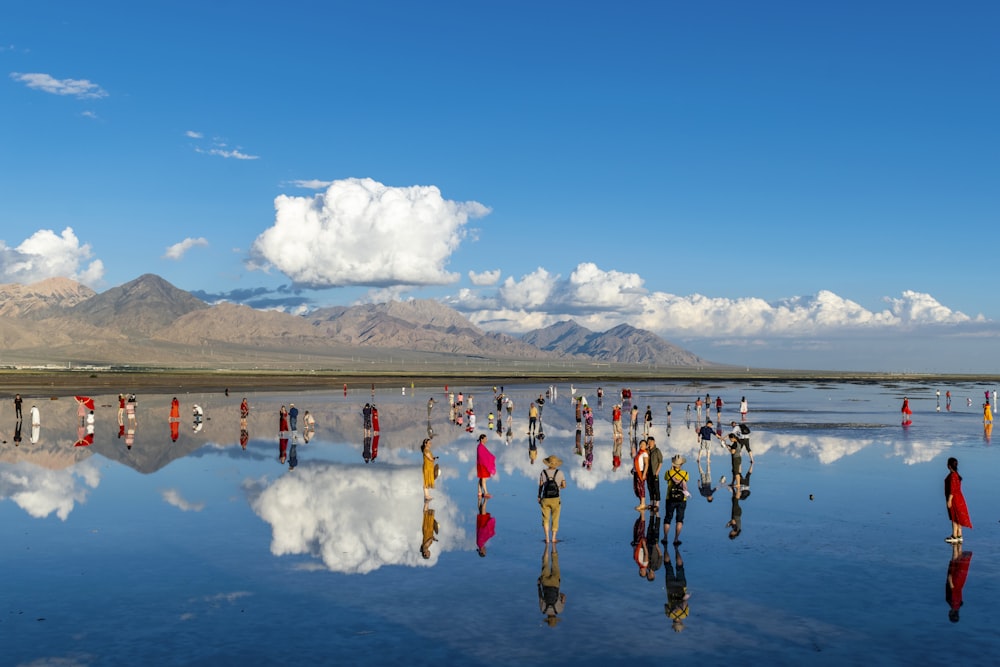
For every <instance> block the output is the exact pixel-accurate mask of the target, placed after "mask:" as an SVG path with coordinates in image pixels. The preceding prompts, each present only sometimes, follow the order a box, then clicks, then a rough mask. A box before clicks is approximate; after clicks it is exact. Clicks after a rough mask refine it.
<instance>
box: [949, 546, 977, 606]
mask: <svg viewBox="0 0 1000 667" xmlns="http://www.w3.org/2000/svg"><path fill="white" fill-rule="evenodd" d="M971 563H972V552H971V551H962V545H961V544H960V543H958V542H953V543H952V545H951V560H950V561H949V562H948V578H947V580H945V585H944V599H945V602H947V603H948V620H949V621H951V622H952V623H958V610H959V608H960V607H961V606H962V604H963V603H962V589H963V588H964V586H965V580H966V578H968V576H969V565H970V564H971Z"/></svg>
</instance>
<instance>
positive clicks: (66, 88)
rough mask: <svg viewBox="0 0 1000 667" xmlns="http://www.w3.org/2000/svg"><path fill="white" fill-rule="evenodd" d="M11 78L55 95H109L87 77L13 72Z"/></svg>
mask: <svg viewBox="0 0 1000 667" xmlns="http://www.w3.org/2000/svg"><path fill="white" fill-rule="evenodd" d="M10 78H12V79H13V80H14V81H20V82H21V83H23V84H25V85H26V86H28V88H32V89H34V90H41V91H43V92H46V93H52V94H53V95H70V96H73V97H76V98H78V99H81V100H83V99H95V98H101V97H107V96H108V93H107V92H106V91H105V90H104V89H103V88H101V87H100V86H98V85H97V84H96V83H93V82H91V81H88V80H86V79H56V78H55V77H53V76H51V75H49V74H41V73H38V72H32V73H27V74H22V73H20V72H11V74H10Z"/></svg>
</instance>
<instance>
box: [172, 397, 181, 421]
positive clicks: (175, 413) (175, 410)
mask: <svg viewBox="0 0 1000 667" xmlns="http://www.w3.org/2000/svg"><path fill="white" fill-rule="evenodd" d="M180 418H181V402H180V401H178V400H177V397H176V396H174V400H172V401H170V421H180Z"/></svg>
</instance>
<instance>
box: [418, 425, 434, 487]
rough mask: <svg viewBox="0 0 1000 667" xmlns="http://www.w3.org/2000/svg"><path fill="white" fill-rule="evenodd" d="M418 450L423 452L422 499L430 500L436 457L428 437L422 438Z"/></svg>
mask: <svg viewBox="0 0 1000 667" xmlns="http://www.w3.org/2000/svg"><path fill="white" fill-rule="evenodd" d="M420 451H421V452H423V454H424V459H423V472H424V500H431V489H433V488H434V461H435V459H436V458H437V457H436V456H434V452H432V451H431V439H430V438H424V442H423V443H422V444H421V445H420Z"/></svg>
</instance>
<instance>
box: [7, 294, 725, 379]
mask: <svg viewBox="0 0 1000 667" xmlns="http://www.w3.org/2000/svg"><path fill="white" fill-rule="evenodd" d="M0 346H2V348H0V349H2V350H3V352H2V355H3V356H2V358H0V365H7V366H9V365H38V364H66V363H75V364H115V365H137V366H171V367H205V366H206V365H207V366H215V367H221V366H227V365H245V366H254V367H270V366H273V365H280V366H283V367H298V368H316V367H323V366H324V365H329V364H331V363H335V361H336V360H345V359H351V360H355V361H358V360H374V359H382V358H386V357H387V356H388V357H389V358H394V359H397V360H398V361H399V362H400V363H403V364H405V363H407V362H416V363H420V362H421V361H422V362H423V363H429V362H431V361H435V360H451V361H454V360H455V359H456V358H466V359H480V360H515V359H516V360H539V361H541V360H554V359H568V360H576V361H582V362H587V361H594V362H607V363H621V364H656V365H666V366H706V365H713V364H711V363H709V362H706V361H705V360H703V359H701V358H700V357H698V356H697V355H695V354H693V353H691V352H688V351H687V350H684V349H682V348H680V347H678V346H677V345H674V344H672V343H669V342H667V341H665V340H663V339H662V338H660V337H659V336H656V335H655V334H653V333H651V332H649V331H644V330H642V329H637V328H635V327H632V326H629V325H627V324H622V325H619V326H617V327H614V328H612V329H609V330H608V331H605V332H602V333H599V332H594V331H591V330H589V329H587V328H585V327H582V326H580V325H579V324H577V323H575V322H573V321H563V322H559V323H557V324H554V325H552V326H550V327H546V328H544V329H537V330H535V331H531V332H529V333H527V334H525V335H523V336H521V337H514V336H511V335H508V334H503V333H491V332H485V331H483V330H482V329H480V328H479V327H477V326H476V325H474V324H473V323H472V322H470V321H469V320H468V319H467V318H466V317H464V316H463V315H462V314H461V313H459V312H458V311H456V310H454V309H452V308H449V307H448V306H445V305H443V304H441V303H439V302H437V301H434V300H430V299H415V300H410V301H393V302H389V303H380V304H364V305H357V306H350V307H347V306H336V307H330V308H321V309H317V310H314V311H311V312H309V313H308V314H306V315H295V314H290V313H284V312H278V311H272V310H256V309H254V308H250V307H249V306H243V305H237V304H233V303H218V304H215V305H210V304H208V303H205V302H204V301H202V300H200V299H198V298H197V297H195V296H194V295H192V294H191V293H189V292H185V291H184V290H181V289H179V288H177V287H175V286H174V285H171V284H170V283H169V282H167V281H166V280H164V279H163V278H161V277H159V276H156V275H153V274H145V275H142V276H140V277H139V278H136V279H135V280H133V281H131V282H128V283H126V284H124V285H120V286H118V287H113V288H111V289H108V290H107V291H104V292H101V293H97V292H95V291H94V290H92V289H90V288H89V287H86V286H84V285H82V284H80V283H77V282H74V281H72V280H69V279H66V278H50V279H48V280H44V281H41V282H38V283H34V284H31V285H27V286H23V285H18V284H7V285H0Z"/></svg>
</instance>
